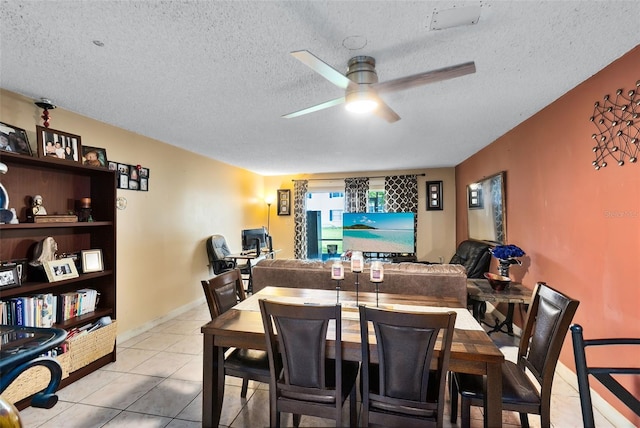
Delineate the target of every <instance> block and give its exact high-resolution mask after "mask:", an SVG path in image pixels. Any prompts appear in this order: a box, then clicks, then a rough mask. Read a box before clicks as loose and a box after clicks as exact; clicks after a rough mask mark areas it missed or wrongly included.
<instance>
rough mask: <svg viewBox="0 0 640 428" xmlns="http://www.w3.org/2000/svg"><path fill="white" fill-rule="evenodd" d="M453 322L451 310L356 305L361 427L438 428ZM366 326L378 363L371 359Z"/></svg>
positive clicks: (453, 317)
mask: <svg viewBox="0 0 640 428" xmlns="http://www.w3.org/2000/svg"><path fill="white" fill-rule="evenodd" d="M455 320H456V313H455V312H454V311H449V312H438V313H409V312H395V311H388V310H381V309H375V308H369V307H365V306H360V335H361V344H362V370H361V372H360V377H361V380H360V381H361V392H362V417H361V419H362V426H364V427H367V426H369V423H375V424H380V425H383V426H402V427H424V426H435V427H441V426H442V424H443V413H444V402H445V383H446V374H447V370H448V369H449V356H450V354H451V342H452V340H453V330H454V325H455ZM370 325H371V327H372V328H373V331H374V332H375V338H376V344H377V353H376V355H377V357H378V358H377V359H378V363H373V362H372V361H371V354H370V349H369V346H370V343H369V334H370V332H369V329H370ZM440 332H442V344H441V348H440V351H439V352H437V353H436V352H434V348H435V344H436V342H437V340H438V336H439V335H440Z"/></svg>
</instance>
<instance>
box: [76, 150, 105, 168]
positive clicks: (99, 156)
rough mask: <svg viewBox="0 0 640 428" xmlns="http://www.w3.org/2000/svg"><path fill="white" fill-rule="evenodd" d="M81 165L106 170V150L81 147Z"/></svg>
mask: <svg viewBox="0 0 640 428" xmlns="http://www.w3.org/2000/svg"><path fill="white" fill-rule="evenodd" d="M82 164H83V165H88V166H96V167H99V168H108V167H109V163H108V161H107V149H103V148H102V147H91V146H82Z"/></svg>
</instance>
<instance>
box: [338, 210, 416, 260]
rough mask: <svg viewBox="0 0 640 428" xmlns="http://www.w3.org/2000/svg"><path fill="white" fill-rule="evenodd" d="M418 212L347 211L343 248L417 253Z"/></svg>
mask: <svg viewBox="0 0 640 428" xmlns="http://www.w3.org/2000/svg"><path fill="white" fill-rule="evenodd" d="M414 215H415V214H414V213H345V214H343V215H342V248H344V249H345V250H347V249H348V250H357V251H363V252H365V253H414V252H415V235H414V230H415V225H414Z"/></svg>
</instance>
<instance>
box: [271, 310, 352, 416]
mask: <svg viewBox="0 0 640 428" xmlns="http://www.w3.org/2000/svg"><path fill="white" fill-rule="evenodd" d="M259 303H260V312H261V314H262V322H263V324H264V330H265V336H266V340H267V353H268V354H269V366H270V369H271V380H270V382H269V415H270V426H271V427H279V426H280V414H281V413H282V412H286V413H292V414H293V424H294V426H296V427H297V426H299V425H300V415H301V414H304V415H310V416H318V417H322V418H332V419H334V420H335V421H336V426H342V406H343V405H344V402H345V401H346V399H347V397H348V396H349V397H350V400H349V410H350V419H349V425H350V426H352V427H353V426H356V425H357V411H356V387H355V385H356V378H357V376H358V369H359V363H358V362H356V361H343V360H342V331H341V328H342V320H341V307H340V305H335V306H323V305H293V304H284V303H278V302H273V301H268V300H265V299H261V300H260V301H259ZM330 320H333V322H334V323H335V358H334V359H330V358H327V356H326V341H327V329H328V326H329V321H330ZM278 356H280V358H278Z"/></svg>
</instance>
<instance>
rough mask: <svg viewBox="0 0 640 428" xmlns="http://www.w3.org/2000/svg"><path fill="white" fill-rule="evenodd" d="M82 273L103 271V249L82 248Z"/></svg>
mask: <svg viewBox="0 0 640 428" xmlns="http://www.w3.org/2000/svg"><path fill="white" fill-rule="evenodd" d="M80 254H81V258H82V273H90V272H102V271H103V270H104V262H103V261H102V250H99V249H97V250H82V251H81V252H80Z"/></svg>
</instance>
